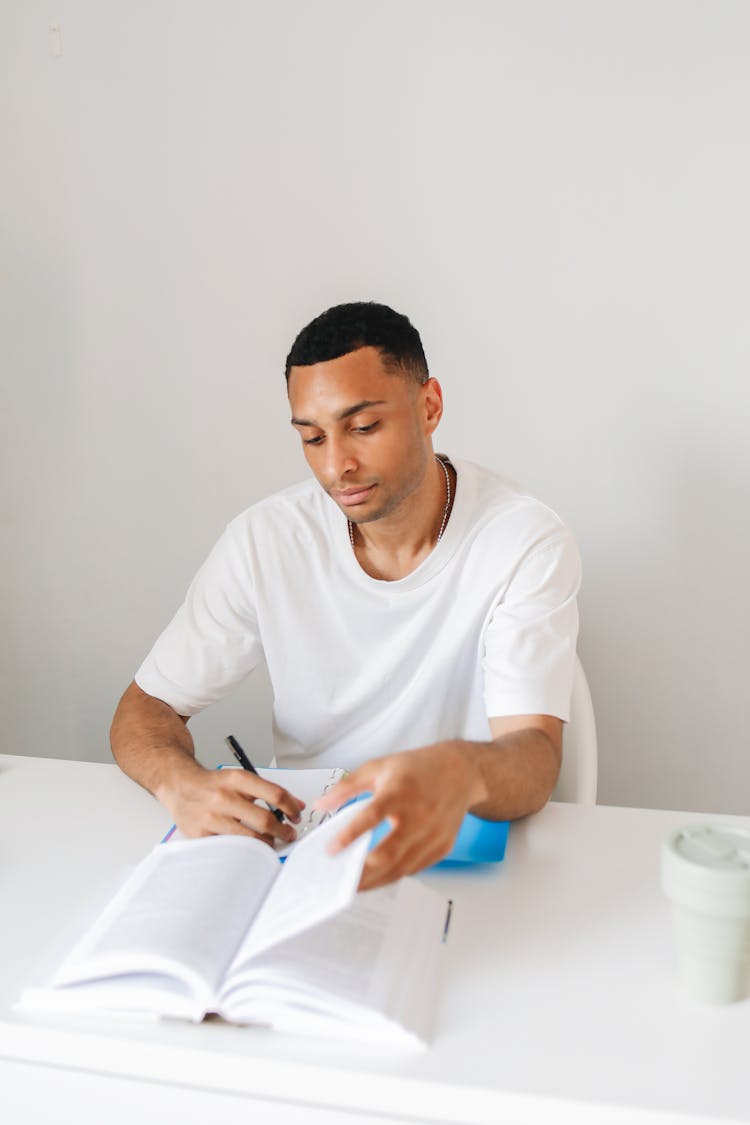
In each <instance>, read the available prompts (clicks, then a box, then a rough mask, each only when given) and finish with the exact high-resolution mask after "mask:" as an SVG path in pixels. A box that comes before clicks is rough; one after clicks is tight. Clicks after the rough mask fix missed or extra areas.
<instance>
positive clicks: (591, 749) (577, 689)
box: [551, 656, 598, 805]
mask: <svg viewBox="0 0 750 1125" xmlns="http://www.w3.org/2000/svg"><path fill="white" fill-rule="evenodd" d="M597 772H598V748H597V742H596V721H595V719H594V707H593V704H592V702H591V693H590V692H589V685H588V682H587V680H586V674H585V672H584V671H583V667H582V665H581V662H580V660H579V659H578V657H577V656H576V670H575V676H574V678H573V694H572V696H571V701H570V722H568V723H565V725H564V727H563V750H562V768H561V769H560V776H559V778H558V779H557V785H556V786H555V790H554V792H553V794H552V798H551V799H552V800H553V801H571V802H575V803H576V804H579V805H595V804H596V781H597Z"/></svg>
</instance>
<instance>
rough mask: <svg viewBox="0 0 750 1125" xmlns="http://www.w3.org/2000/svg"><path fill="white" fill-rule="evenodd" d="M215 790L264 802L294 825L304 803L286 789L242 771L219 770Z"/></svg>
mask: <svg viewBox="0 0 750 1125" xmlns="http://www.w3.org/2000/svg"><path fill="white" fill-rule="evenodd" d="M216 776H217V777H218V778H219V781H218V782H217V783H216V784H217V788H218V789H219V790H221V791H222V792H227V793H232V792H233V793H237V794H240V795H241V796H242V797H243V798H244V799H246V800H249V801H265V802H266V804H268V805H273V806H274V808H277V809H281V811H282V812H283V813H284V815H285V816H286V817H288V819H289V820H291V821H293V822H294V823H296V822H297V821H298V820H299V816H300V812H301V811H302V809H304V807H305V802H304V801H300V799H299V798H298V797H295V796H294V795H293V794H292V793H290V792H289V791H288V790H287V789H283V788H282V787H281V786H280V785H276V784H275V783H274V782H272V781H266V780H265V779H264V778H262V777H257V776H256V775H255V774H252V773H248V772H246V771H243V770H220V771H218V773H217V775H216Z"/></svg>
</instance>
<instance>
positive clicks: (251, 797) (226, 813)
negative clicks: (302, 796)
mask: <svg viewBox="0 0 750 1125" xmlns="http://www.w3.org/2000/svg"><path fill="white" fill-rule="evenodd" d="M156 796H157V797H158V798H159V800H160V801H161V802H162V804H164V805H166V807H167V808H168V809H169V810H170V812H171V813H172V816H173V817H174V819H175V823H176V825H177V827H178V828H179V829H180V831H181V832H182V833H183V834H184V835H185V836H218V835H222V834H230V835H234V836H255V837H257V838H258V839H260V840H264V841H265V842H266V843H267V844H273V841H274V839H279V840H283V841H284V843H291V842H292V840H294V839H296V836H297V833H296V832H295V831H294V829H293V828H292V826H291V824H287V823H286V822H285V821H279V820H277V818H276V817H275V816H274V815H273V813H272V812H271V811H270V809H268V808H266V804H260V805H259V804H257V802H258V801H263V802H265V803H267V804H270V805H273V806H274V807H275V808H279V809H281V811H282V812H283V813H284V815H285V816H286V818H287V819H288V820H290V821H292V822H294V823H296V822H297V821H298V820H299V814H300V812H301V810H302V809H303V808H304V807H305V804H304V801H300V800H298V798H297V797H294V796H292V794H291V793H289V792H288V791H287V790H286V789H282V788H281V786H280V785H275V784H274V783H273V782H271V781H264V779H263V778H262V777H258V776H257V775H255V774H252V773H248V772H247V771H245V770H237V769H227V770H206V769H203V768H202V767H198V768H197V769H195V770H191V771H190V772H189V774H187V775H185V774H182V776H180V778H179V779H178V780H177V781H176V782H175V783H173V784H171V785H170V786H169V787H166V786H164V787H162V788H161V789H160V790H159V792H157V793H156Z"/></svg>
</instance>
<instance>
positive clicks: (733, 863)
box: [661, 824, 750, 917]
mask: <svg viewBox="0 0 750 1125" xmlns="http://www.w3.org/2000/svg"><path fill="white" fill-rule="evenodd" d="M661 874H662V885H663V887H664V890H665V891H666V892H667V894H668V895H669V896H670V897H671V898H673V899H675V900H679V901H681V902H682V903H683V905H685V906H689V907H691V908H694V909H699V908H702V907H706V908H716V909H720V910H721V911H722V912H726V911H728V912H729V913H730V914H732V915H736V916H738V917H739V916H748V915H750V828H745V827H744V826H741V825H738V826H734V825H731V826H730V825H723V824H692V825H686V826H685V827H683V828H678V829H677V831H675V832H672V833H671V834H670V835H669V836H668V837H667V839H666V840H665V841H664V845H663V848H662V862H661Z"/></svg>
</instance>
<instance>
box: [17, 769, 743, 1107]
mask: <svg viewBox="0 0 750 1125" xmlns="http://www.w3.org/2000/svg"><path fill="white" fill-rule="evenodd" d="M695 819H702V818H697V817H695V816H693V815H688V816H686V815H685V814H681V813H672V812H654V811H644V810H634V809H617V808H604V807H597V808H593V809H586V808H581V807H577V806H574V805H559V804H558V805H550V806H548V807H547V808H546V809H545V810H544V811H543V812H542V813H540V814H539V815H538V816H536V817H533V818H531V819H529V820H528V821H526V822H523V823H518V824H516V825H514V826H513V827H512V829H511V835H510V841H509V845H508V853H507V856H506V859H505V861H504V863H502V864H500V865H497V866H495V867H486V868H482V869H474V870H466V869H463V870H459V869H453V870H452V871H439V872H433V873H430V874H429V875H427V876H425V878H427V879H429V881H430V882H431V883H433V884H434V885H437V886H439V887H440V888H441V889H442V890H444V891H445V893H446V894H447V895H449V896H451V897H452V898H453V899H454V911H453V919H452V924H451V932H450V940H449V942H448V944H447V946H446V950H445V952H446V957H445V978H444V981H443V987H442V993H441V1002H440V1006H439V1022H438V1027H437V1030H436V1035H435V1040H434V1044H433V1046H432V1047H431V1048H430V1049H429V1050H428V1051H426V1052H424V1053H416V1052H414V1053H411V1052H404V1051H398V1050H383V1049H380V1048H376V1049H373V1048H370V1047H363V1046H358V1045H355V1044H350V1043H347V1042H345V1041H342V1042H341V1043H340V1044H339V1043H332V1042H318V1041H316V1040H307V1039H303V1038H301V1037H289V1036H282V1035H278V1034H274V1033H270V1032H266V1031H263V1030H260V1029H254V1028H235V1027H230V1026H228V1025H225V1024H222V1023H221V1022H209V1023H205V1024H202V1025H200V1026H192V1025H182V1024H178V1023H147V1022H141V1021H133V1022H129V1021H126V1022H114V1021H109V1020H107V1021H105V1020H94V1019H78V1020H75V1021H70V1020H68V1021H62V1020H59V1019H58V1020H56V1019H52V1018H50V1019H47V1020H41V1019H39V1018H34V1019H33V1020H32V1019H29V1018H23V1017H21V1016H19V1015H17V1014H16V1013H14V1012H13V1011H12V1010H11V1004H12V1002H13V1001H14V1000H15V999H16V998H17V996H18V994H19V992H20V989H21V988H22V986H23V985H24V984H25V983H27V982H28V981H29V979H30V978H31V976H32V974H33V973H34V970H35V968H36V967H37V965H38V964H39V961H40V958H41V957H42V956H43V954H44V953H45V951H48V950H50V949H51V948H54V947H55V945H56V944H57V943H58V942H59V935H60V933H61V931H65V930H69V929H70V927H71V925H75V926H79V925H80V924H81V921H82V919H83V918H84V917H85V916H86V913H87V911H86V906H87V904H89V903H90V902H91V899H92V895H95V894H97V893H99V894H100V895H101V894H104V896H105V897H106V895H107V891H108V888H109V887H110V886H111V885H112V882H113V880H114V879H115V878H116V877H117V875H118V874H119V873H120V871H121V870H122V866H123V865H124V864H128V863H134V862H136V861H137V860H138V859H140V858H141V857H142V856H143V855H144V854H145V853H146V851H147V850H148V849H149V848H150V847H151V845H152V844H153V843H154V842H155V841H156V840H158V839H160V837H161V835H162V834H163V832H164V831H165V830H166V828H167V826H168V817H167V816H166V815H165V813H164V812H163V810H162V809H161V808H160V807H159V805H157V803H156V802H155V801H153V800H152V799H151V798H150V797H149V796H148V795H147V794H146V793H144V792H142V791H141V790H139V789H138V788H137V787H136V786H135V785H133V784H132V783H131V782H129V781H128V780H127V779H126V778H125V777H124V776H123V775H122V774H121V773H120V772H119V771H118V770H117V768H116V767H115V766H107V765H94V764H90V763H78V762H59V761H52V760H42V759H28V758H20V757H12V756H2V755H0V920H1V923H2V931H1V932H2V959H1V960H2V965H1V967H0V1117H1V1118H2V1120H3V1121H7V1122H8V1123H9V1125H11V1123H13V1125H15V1123H16V1122H25V1121H27V1120H28V1121H44V1120H54V1121H55V1122H65V1121H68V1120H70V1121H84V1122H85V1121H87V1120H94V1119H98V1118H100V1117H101V1118H103V1119H106V1120H107V1122H108V1125H113V1123H114V1125H117V1123H118V1122H123V1123H125V1122H127V1123H128V1125H132V1123H133V1122H136V1123H137V1125H143V1123H144V1122H147V1121H156V1120H160V1121H165V1120H168V1119H169V1118H170V1117H171V1119H172V1120H174V1121H180V1122H181V1123H182V1122H191V1121H200V1122H201V1123H205V1122H207V1121H210V1120H211V1119H212V1118H213V1117H215V1115H218V1114H219V1113H221V1115H222V1116H221V1121H222V1125H225V1123H227V1122H234V1121H238V1122H239V1121H242V1122H243V1123H244V1125H247V1123H248V1122H250V1121H258V1120H260V1119H261V1117H260V1115H261V1114H262V1115H263V1117H264V1118H267V1119H268V1120H269V1121H273V1122H274V1123H276V1122H280V1123H287V1125H288V1123H291V1125H298V1123H299V1125H302V1123H303V1122H304V1123H307V1125H310V1123H313V1125H329V1123H330V1125H355V1123H357V1125H362V1123H367V1122H369V1123H374V1122H376V1121H380V1122H382V1121H383V1119H384V1118H385V1119H386V1120H388V1121H396V1122H401V1123H406V1122H410V1123H414V1122H472V1123H485V1125H497V1123H499V1122H508V1123H512V1125H516V1123H521V1125H524V1123H526V1122H533V1123H534V1125H536V1123H537V1122H547V1121H555V1122H559V1121H567V1120H569V1119H571V1120H572V1119H575V1120H576V1121H577V1122H583V1123H587V1122H592V1123H593V1122H596V1123H597V1125H600V1123H602V1122H617V1123H619V1122H625V1121H634V1122H638V1123H641V1125H642V1123H643V1122H647V1121H648V1122H656V1121H659V1122H667V1121H673V1120H675V1118H673V1117H672V1114H676V1115H678V1116H679V1118H680V1119H681V1120H684V1121H687V1122H693V1123H695V1122H697V1121H700V1120H712V1121H713V1120H722V1121H726V1120H737V1121H741V1120H745V1121H747V1120H750V1066H748V1048H749V1047H750V1001H745V1002H743V1003H740V1004H735V1005H732V1006H729V1007H724V1008H702V1007H698V1006H695V1005H693V1004H691V1003H689V1002H687V1001H685V1000H683V999H682V997H681V996H680V994H679V992H678V991H677V988H676V982H675V978H674V959H673V948H672V934H671V928H670V919H669V915H668V912H667V910H666V907H665V906H664V903H663V901H662V898H661V894H660V890H659V884H658V855H659V845H660V842H661V840H662V838H663V837H664V835H665V834H666V833H667V832H668V831H669V830H670V829H671V828H673V827H676V826H677V825H679V824H681V823H683V822H684V821H685V820H695ZM722 819H725V820H727V821H731V819H732V818H729V817H727V818H722ZM405 937H406V938H408V935H405ZM51 1099H54V1109H51ZM3 1106H5V1108H6V1109H9V1110H10V1112H2V1107H3ZM167 1115H169V1116H167Z"/></svg>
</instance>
